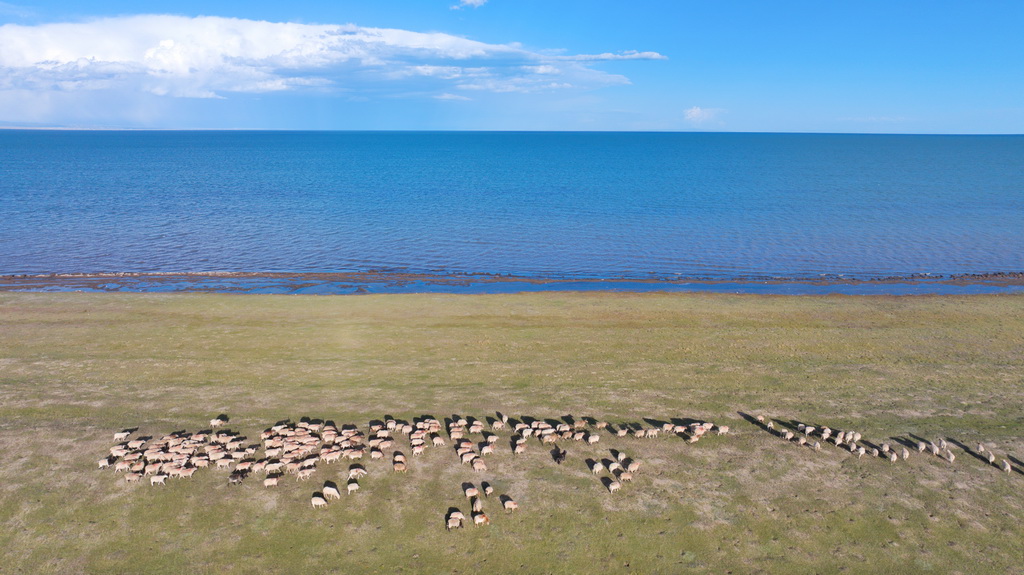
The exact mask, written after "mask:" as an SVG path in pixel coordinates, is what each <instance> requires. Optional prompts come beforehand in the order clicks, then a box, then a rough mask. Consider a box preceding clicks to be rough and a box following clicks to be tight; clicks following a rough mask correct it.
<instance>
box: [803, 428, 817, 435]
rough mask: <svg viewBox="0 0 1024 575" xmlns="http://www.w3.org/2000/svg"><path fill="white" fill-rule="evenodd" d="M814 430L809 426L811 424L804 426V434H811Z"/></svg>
mask: <svg viewBox="0 0 1024 575" xmlns="http://www.w3.org/2000/svg"><path fill="white" fill-rule="evenodd" d="M815 431H816V428H814V427H811V426H807V427H805V428H804V435H813V434H814V432H815Z"/></svg>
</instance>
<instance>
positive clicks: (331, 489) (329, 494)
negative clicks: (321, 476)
mask: <svg viewBox="0 0 1024 575" xmlns="http://www.w3.org/2000/svg"><path fill="white" fill-rule="evenodd" d="M324 497H325V498H327V499H331V498H334V499H341V491H338V488H337V487H335V486H334V485H332V484H327V483H325V484H324Z"/></svg>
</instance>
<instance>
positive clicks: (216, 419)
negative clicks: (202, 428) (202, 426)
mask: <svg viewBox="0 0 1024 575" xmlns="http://www.w3.org/2000/svg"><path fill="white" fill-rule="evenodd" d="M225 423H227V421H226V420H223V419H221V418H220V417H214V418H213V419H211V420H210V427H212V428H214V429H216V428H218V427H220V426H222V425H224V424H225Z"/></svg>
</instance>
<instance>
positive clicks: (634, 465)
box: [626, 460, 640, 473]
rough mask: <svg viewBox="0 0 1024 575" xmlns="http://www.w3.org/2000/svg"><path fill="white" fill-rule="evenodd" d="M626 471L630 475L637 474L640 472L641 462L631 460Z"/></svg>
mask: <svg viewBox="0 0 1024 575" xmlns="http://www.w3.org/2000/svg"><path fill="white" fill-rule="evenodd" d="M626 471H628V472H630V473H636V472H637V471H640V462H639V461H633V460H630V461H629V463H628V464H626Z"/></svg>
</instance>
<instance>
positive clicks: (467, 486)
mask: <svg viewBox="0 0 1024 575" xmlns="http://www.w3.org/2000/svg"><path fill="white" fill-rule="evenodd" d="M462 492H463V493H465V495H466V499H472V498H474V497H477V496H479V495H480V490H479V489H477V488H476V487H475V486H474V485H473V484H472V483H463V484H462Z"/></svg>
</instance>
